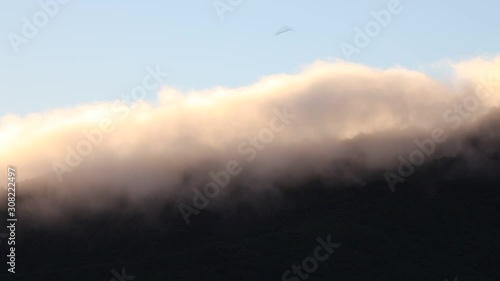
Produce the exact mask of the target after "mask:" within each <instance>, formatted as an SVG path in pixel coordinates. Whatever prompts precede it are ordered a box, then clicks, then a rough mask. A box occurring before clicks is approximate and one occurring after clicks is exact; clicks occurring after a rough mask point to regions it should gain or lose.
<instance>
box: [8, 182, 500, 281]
mask: <svg viewBox="0 0 500 281" xmlns="http://www.w3.org/2000/svg"><path fill="white" fill-rule="evenodd" d="M429 176H430V174H429V175H426V174H425V173H423V174H416V175H414V176H413V177H412V178H411V179H410V180H408V181H406V182H405V183H404V184H400V185H398V186H397V190H396V192H394V193H391V192H390V190H389V188H388V187H387V184H386V182H385V181H383V180H381V181H378V182H371V183H367V184H364V186H348V187H345V188H342V189H333V188H331V187H329V186H324V184H323V183H322V182H321V181H320V180H311V181H310V182H309V183H308V184H305V186H302V187H300V188H288V189H283V190H282V193H281V194H280V195H279V196H275V195H273V196H271V195H266V194H261V195H260V197H259V198H257V200H254V203H252V204H250V203H245V202H244V201H241V203H237V204H235V207H227V208H225V209H224V210H220V211H213V210H212V211H210V210H203V211H202V212H201V214H200V215H198V216H192V217H191V218H192V220H191V223H190V224H189V225H186V224H185V222H184V220H183V219H182V216H181V215H180V213H179V210H178V209H177V204H169V205H165V206H164V208H163V209H162V210H161V212H160V213H161V214H160V215H159V216H158V217H156V218H152V217H151V216H149V215H141V214H136V213H132V214H130V212H127V214H125V212H114V213H107V214H98V215H94V216H88V215H87V216H84V215H74V216H73V217H72V218H71V219H70V221H69V223H65V224H62V225H51V226H46V225H45V226H43V225H38V226H37V225H36V224H31V223H30V224H27V223H24V224H23V220H22V213H21V212H20V214H19V218H20V221H19V224H18V229H17V254H16V256H17V263H16V272H17V273H16V274H15V276H13V275H12V274H10V273H7V271H6V269H5V270H4V271H3V272H2V273H1V274H0V280H11V279H12V280H30V281H34V280H47V281H58V280H65V281H79V280H92V281H96V280H102V281H109V280H116V281H120V278H115V279H113V278H114V275H113V272H112V270H113V269H114V270H116V272H115V273H121V272H122V270H124V272H125V273H126V275H128V277H127V278H128V279H127V278H125V279H122V280H140V281H145V280H151V281H157V280H282V275H283V273H284V272H285V271H286V270H288V269H291V267H292V266H293V265H294V264H296V265H301V264H302V261H303V260H304V259H305V258H307V257H310V256H313V252H314V250H315V248H316V247H317V246H318V242H317V241H316V239H317V238H318V237H319V238H322V239H324V240H326V239H327V237H328V236H329V235H331V241H332V242H335V243H340V244H341V245H340V247H338V248H337V249H336V250H335V251H334V252H333V253H332V254H331V255H330V256H329V257H328V258H327V259H326V260H325V261H321V262H319V263H318V267H317V269H316V270H315V271H313V272H312V273H310V274H308V276H307V280H345V281H356V280H359V281H367V280H370V281H379V280H380V281H390V280H398V281H399V280H401V281H403V280H422V281H424V280H425V281H443V280H444V279H445V278H447V279H448V280H453V279H454V278H455V277H457V280H460V281H468V280H478V281H479V280H481V281H489V280H491V281H494V280H500V240H499V239H498V238H500V226H499V219H498V218H499V211H500V189H499V188H498V187H499V183H500V182H499V181H498V179H491V178H490V179H474V180H471V179H466V178H464V179H463V180H460V181H458V180H453V181H450V180H446V179H445V177H442V179H440V178H436V177H435V176H434V178H432V179H430V178H428V177H429ZM256 202H258V204H257V203H256ZM126 209H127V206H123V210H126ZM4 217H5V216H4ZM1 246H2V256H4V258H3V259H4V260H6V257H5V255H4V253H6V252H7V248H6V246H7V245H6V243H5V240H4V241H3V242H2V244H1ZM4 264H5V262H4ZM130 276H135V278H132V277H130ZM294 276H295V277H296V275H289V276H288V278H291V279H289V280H301V279H299V278H297V279H292V278H293V277H294Z"/></svg>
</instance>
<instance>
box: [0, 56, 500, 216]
mask: <svg viewBox="0 0 500 281" xmlns="http://www.w3.org/2000/svg"><path fill="white" fill-rule="evenodd" d="M451 67H452V68H453V70H454V71H455V73H456V75H455V77H454V78H453V79H451V80H450V81H439V80H436V79H433V78H432V77H430V76H428V75H426V74H424V73H421V72H418V71H412V70H408V69H403V68H389V69H376V68H370V67H366V66H362V65H357V64H353V63H348V62H343V61H337V62H334V63H330V62H316V63H314V64H312V65H309V66H307V67H306V68H304V69H303V71H302V72H300V73H298V74H279V75H273V76H268V77H264V78H262V79H261V80H260V81H258V82H256V83H255V84H253V85H249V86H246V87H240V88H224V87H216V88H213V89H209V90H204V91H191V92H181V91H179V90H176V89H173V88H169V87H165V88H163V89H162V90H161V91H160V92H159V94H158V101H159V103H158V104H157V105H152V104H148V103H146V102H143V101H137V102H135V103H133V104H126V103H123V102H120V101H110V102H103V103H93V104H85V105H81V106H78V107H74V108H65V109H59V110H54V111H50V112H44V113H33V114H29V115H27V116H4V117H2V118H1V119H0V166H2V167H6V166H7V165H13V166H15V167H16V168H17V170H18V176H19V181H22V185H21V186H22V188H23V192H25V194H26V198H25V199H24V204H25V206H26V208H27V209H29V210H31V211H32V212H33V216H34V214H35V213H37V214H45V215H47V216H56V214H59V212H58V208H62V207H65V208H66V207H68V206H69V207H71V208H79V207H81V208H89V207H90V206H91V207H92V208H95V209H106V208H108V207H109V206H107V203H109V200H113V198H116V197H119V198H123V200H130V202H136V203H138V204H140V202H147V200H149V199H151V198H156V199H158V198H161V199H162V200H171V201H177V200H184V199H185V198H189V197H190V196H192V192H191V190H192V188H194V187H202V186H203V185H204V184H206V183H207V182H208V181H209V180H210V177H209V175H208V174H209V172H210V171H219V170H221V169H224V167H225V166H226V164H227V162H228V161H230V160H237V161H238V162H239V163H240V165H241V167H242V173H241V174H240V175H238V176H237V177H236V178H235V179H234V180H233V181H232V184H231V188H232V189H237V188H243V186H244V187H245V190H262V189H272V188H273V186H274V185H275V184H276V182H278V181H281V182H284V183H296V182H300V181H302V180H304V179H307V178H308V177H310V176H312V175H314V176H320V177H322V178H324V179H326V180H332V181H340V182H345V183H364V182H366V181H369V180H371V179H373V178H376V177H379V176H380V175H381V174H380V173H379V171H384V170H394V169H396V168H397V165H398V161H397V158H398V155H400V154H405V153H409V152H411V151H412V150H414V149H415V143H414V140H415V139H418V138H425V137H427V136H428V135H429V134H430V133H431V132H432V130H433V129H436V128H443V130H444V131H446V132H447V133H448V134H449V139H450V141H449V142H447V144H446V145H443V147H439V149H438V152H436V153H435V154H433V155H431V156H429V158H428V159H427V160H426V161H432V160H433V159H438V158H439V157H445V156H456V155H459V154H462V153H465V152H466V151H467V150H470V148H471V147H472V146H466V145H464V144H465V143H467V141H466V140H468V139H470V136H471V135H474V136H476V137H477V138H478V139H479V141H477V143H478V144H477V145H479V146H481V147H480V148H476V150H477V151H480V150H481V148H482V147H483V146H484V147H488V149H490V150H492V151H493V150H495V149H496V148H495V145H496V143H495V142H494V141H493V142H492V141H491V139H493V140H496V138H497V135H495V136H493V135H494V134H496V133H493V132H489V131H486V128H487V126H496V125H492V124H494V122H495V120H496V121H498V118H497V117H498V116H499V114H498V111H495V108H496V107H497V106H498V105H499V102H500V88H499V87H498V86H499V84H498V81H499V80H498V79H497V77H500V75H499V74H500V57H496V58H493V59H486V58H477V59H472V60H469V61H464V62H459V63H455V64H453V65H451ZM484 92H487V93H488V96H487V97H485V98H484V99H481V100H479V102H478V105H477V106H475V107H474V110H473V111H470V112H467V113H470V117H467V118H465V117H463V118H462V120H460V121H461V123H460V125H459V126H458V128H454V127H455V126H456V125H457V124H458V121H457V120H456V118H458V117H456V116H460V115H458V113H456V112H455V107H456V105H463V104H464V101H466V100H467V98H468V97H474V96H477V95H478V93H484ZM483 96H484V95H483ZM462 107H463V106H462ZM276 110H279V111H287V110H288V111H289V112H293V114H294V115H295V116H296V118H295V119H294V120H293V122H291V123H290V124H289V126H287V127H286V129H285V130H283V131H282V132H280V133H276V134H275V135H274V137H273V139H272V142H270V143H268V144H265V148H264V149H262V150H259V149H257V148H253V150H254V151H255V152H256V155H255V159H252V161H248V158H249V157H250V156H251V155H250V154H251V153H250V152H248V151H250V150H251V149H252V146H251V145H250V144H249V139H248V138H249V137H252V136H256V135H257V134H258V133H259V131H260V130H261V129H262V128H266V127H269V126H270V122H271V120H273V118H274V117H275V116H276V113H275V111H276ZM450 110H451V113H449V114H448V115H449V116H448V119H447V118H444V115H445V114H446V113H447V112H449V111H450ZM453 117H455V118H453ZM450 119H451V121H450ZM488 124H489V125H488ZM485 126H486V127H485ZM103 128H105V129H103ZM481 128H482V129H481ZM89 136H90V137H89ZM99 136H102V138H101V137H99ZM92 140H93V141H94V143H93V142H92ZM84 141H88V143H90V144H92V145H91V147H90V148H88V147H84V146H81V147H80V148H81V149H82V150H84V148H85V149H90V152H89V153H88V155H85V156H82V157H81V161H80V163H78V165H75V166H74V167H73V166H69V165H68V163H67V160H68V155H70V154H71V151H72V150H73V151H78V146H79V144H81V143H82V142H84ZM242 143H247V144H246V145H244V146H245V148H246V151H247V153H241V151H242V150H245V149H241V146H242ZM492 153H493V152H492ZM69 158H70V160H71V157H69ZM54 163H59V164H61V165H64V166H66V167H68V168H70V172H65V173H62V179H63V180H62V182H60V181H58V179H57V173H56V172H54ZM59 167H62V166H59ZM60 174H61V173H60ZM223 198H224V196H221V198H220V199H219V200H223ZM83 206H84V207H83ZM106 206H107V207H106ZM69 207H68V208H69ZM40 210H43V212H40Z"/></svg>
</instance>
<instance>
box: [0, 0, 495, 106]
mask: <svg viewBox="0 0 500 281" xmlns="http://www.w3.org/2000/svg"><path fill="white" fill-rule="evenodd" d="M48 2H51V1H50V0H41V1H7V0H1V1H0V35H2V38H3V39H2V40H1V41H0V97H1V98H2V101H1V102H0V116H5V115H8V114H15V115H20V116H26V115H27V114H29V113H33V112H44V111H50V110H53V109H58V108H67V107H72V106H75V105H79V104H86V103H93V102H102V101H112V100H116V99H121V97H122V96H123V94H124V93H129V92H130V90H131V89H132V88H133V87H134V86H136V85H138V84H140V83H141V81H142V79H143V77H144V76H145V74H146V73H147V68H148V67H152V68H155V67H158V68H159V69H161V71H164V72H168V73H169V75H168V77H167V78H166V79H164V80H163V81H162V84H163V85H166V86H169V87H174V88H177V89H182V90H203V89H210V88H213V87H217V86H223V87H231V88H232V87H241V86H246V85H251V84H253V83H255V82H256V81H258V80H259V79H261V78H262V77H265V76H267V75H273V74H279V73H298V72H300V71H301V70H302V69H303V68H304V67H305V66H307V65H310V64H312V63H313V62H315V61H318V60H323V61H335V60H337V59H342V60H350V61H352V62H355V63H360V64H364V65H367V66H371V67H383V68H387V67H393V66H402V67H405V68H409V69H416V70H419V71H423V72H427V73H429V74H431V75H432V74H433V73H434V68H435V67H436V65H439V62H442V61H446V60H452V61H459V60H464V59H467V58H472V57H477V56H481V55H491V54H495V52H497V51H498V46H499V45H500V44H499V43H500V37H499V36H498V34H500V17H498V15H497V13H498V10H499V8H500V7H499V5H500V4H499V3H498V2H496V1H474V2H471V1H456V0H454V1H451V0H443V1H430V0H422V1H410V0H401V2H400V6H401V8H402V10H401V11H400V12H399V13H398V14H393V15H392V16H391V20H390V22H389V23H388V24H387V26H385V27H382V28H381V29H380V32H379V33H377V34H376V35H375V36H373V37H372V38H371V41H370V43H369V44H368V46H366V47H364V48H362V50H361V52H360V53H357V54H354V55H353V56H351V57H350V58H348V59H347V58H346V56H345V54H344V53H343V52H342V50H341V45H342V44H343V43H347V44H354V43H353V41H354V37H355V29H356V28H357V27H359V28H361V29H363V28H365V27H366V25H367V24H368V23H369V22H370V21H372V20H373V15H372V14H371V12H372V11H376V12H378V11H381V10H387V9H388V8H387V7H388V3H389V2H390V1H388V0H382V1H381V0H377V1H367V0H356V1H333V0H315V1H303V0H301V1H299V0H286V1H285V0H283V1H277V0H273V1H264V0H244V1H236V0H230V1H227V0H224V1H223V0H221V1H219V2H218V1H212V0H187V1H170V0H169V1H127V0H125V1H118V0H114V1H81V0H70V1H66V2H68V3H65V4H58V6H59V8H58V10H57V11H56V12H54V13H53V16H49V18H48V22H47V23H46V25H44V26H42V27H39V28H38V31H36V32H35V35H34V36H33V37H32V38H29V39H26V42H24V43H20V44H18V45H17V46H14V44H12V36H13V35H12V34H16V35H17V36H22V29H23V26H24V25H25V23H24V22H23V18H27V19H28V20H29V21H30V22H33V17H34V15H37V14H38V15H40V11H43V8H42V7H41V5H43V4H40V3H48ZM240 2H241V3H240ZM61 3H63V1H61ZM214 3H215V4H216V6H217V7H219V8H220V7H223V6H222V5H231V3H232V4H234V6H233V7H232V8H231V10H228V11H226V12H224V13H222V14H220V13H218V12H217V10H216V8H215V7H214ZM42 13H43V12H42ZM284 26H289V27H291V28H293V31H291V32H286V33H283V34H281V35H279V36H276V35H275V33H276V32H277V31H279V30H280V29H281V28H282V27H284ZM16 49H17V52H16ZM439 73H442V72H439ZM436 75H437V74H436ZM157 92H158V90H156V89H153V90H151V94H149V95H147V97H146V99H148V100H149V101H152V102H154V101H155V99H156V93H157Z"/></svg>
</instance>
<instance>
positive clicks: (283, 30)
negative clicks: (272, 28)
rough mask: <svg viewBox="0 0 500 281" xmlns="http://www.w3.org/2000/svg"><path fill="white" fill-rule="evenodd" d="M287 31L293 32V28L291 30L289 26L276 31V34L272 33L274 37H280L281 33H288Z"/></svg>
mask: <svg viewBox="0 0 500 281" xmlns="http://www.w3.org/2000/svg"><path fill="white" fill-rule="evenodd" d="M289 31H294V30H293V28H291V27H289V26H283V27H282V28H280V29H279V30H278V31H276V33H274V35H275V36H278V35H281V34H283V33H286V32H289Z"/></svg>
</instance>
